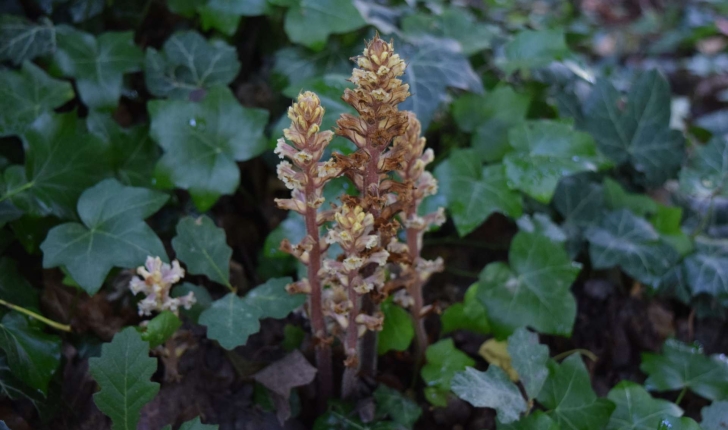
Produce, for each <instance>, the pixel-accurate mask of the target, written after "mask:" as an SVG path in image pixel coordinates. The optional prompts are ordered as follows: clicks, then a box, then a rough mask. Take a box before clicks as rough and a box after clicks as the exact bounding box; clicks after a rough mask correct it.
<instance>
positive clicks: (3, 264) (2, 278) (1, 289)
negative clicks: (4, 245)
mask: <svg viewBox="0 0 728 430" xmlns="http://www.w3.org/2000/svg"><path fill="white" fill-rule="evenodd" d="M0 300H5V301H7V302H11V303H13V304H15V305H18V306H22V307H24V308H30V309H38V308H39V302H38V293H37V291H36V290H35V289H34V288H33V286H32V285H31V284H30V282H28V281H27V280H26V279H25V278H23V276H22V275H21V274H20V273H18V263H17V262H15V260H11V259H10V258H8V257H2V258H0Z"/></svg>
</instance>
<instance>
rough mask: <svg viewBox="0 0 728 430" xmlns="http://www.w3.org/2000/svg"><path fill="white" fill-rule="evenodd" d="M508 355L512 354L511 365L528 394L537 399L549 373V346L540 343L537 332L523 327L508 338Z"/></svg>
mask: <svg viewBox="0 0 728 430" xmlns="http://www.w3.org/2000/svg"><path fill="white" fill-rule="evenodd" d="M508 355H510V356H511V366H512V367H513V369H514V370H515V371H516V372H517V373H518V377H519V379H520V380H521V383H522V384H523V388H525V390H526V394H528V397H529V398H531V399H535V398H536V397H537V396H538V393H540V392H541V387H543V384H544V382H546V378H547V377H548V375H549V370H548V368H547V367H546V362H547V361H548V359H549V348H548V346H546V345H541V344H539V343H538V335H537V334H536V333H531V332H530V331H528V330H526V329H525V328H523V327H521V328H519V329H516V331H515V332H513V334H512V335H511V336H510V337H509V338H508Z"/></svg>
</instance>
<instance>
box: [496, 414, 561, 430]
mask: <svg viewBox="0 0 728 430" xmlns="http://www.w3.org/2000/svg"><path fill="white" fill-rule="evenodd" d="M497 428H498V430H560V429H561V427H559V424H558V423H557V422H556V421H554V420H552V419H551V418H549V416H548V415H546V414H545V413H543V412H541V411H536V412H534V413H533V414H531V415H528V416H526V417H523V418H521V419H520V420H518V421H515V422H512V423H510V424H503V423H500V422H499V423H498V427H497Z"/></svg>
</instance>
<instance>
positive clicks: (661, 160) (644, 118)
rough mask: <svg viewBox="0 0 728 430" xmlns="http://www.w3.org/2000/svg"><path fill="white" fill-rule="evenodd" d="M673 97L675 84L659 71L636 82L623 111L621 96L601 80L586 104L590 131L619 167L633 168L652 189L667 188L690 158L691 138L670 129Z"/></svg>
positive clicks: (649, 73)
mask: <svg viewBox="0 0 728 430" xmlns="http://www.w3.org/2000/svg"><path fill="white" fill-rule="evenodd" d="M670 97H671V95H670V86H669V84H668V83H667V81H666V80H665V78H664V77H663V76H662V75H660V74H659V73H658V72H656V71H654V70H653V71H650V72H646V73H643V74H642V75H640V77H639V78H638V79H637V80H636V81H635V82H634V84H633V85H632V88H631V89H630V92H629V100H628V102H627V106H626V108H625V109H624V110H620V109H619V105H620V95H619V93H618V92H617V90H616V89H615V88H614V87H613V86H612V85H611V84H610V83H609V82H607V81H605V80H600V81H598V82H597V84H596V85H595V86H594V89H593V90H592V93H591V95H590V96H589V98H588V100H587V101H586V103H585V105H584V113H585V118H586V119H585V121H584V125H583V126H584V129H585V130H586V131H588V132H590V133H591V134H592V136H594V139H596V141H597V145H598V146H599V149H600V150H601V151H602V152H603V153H604V154H605V155H607V156H608V157H609V158H611V159H612V160H613V161H614V162H615V163H617V164H624V163H629V164H631V165H632V167H633V168H634V169H635V170H636V171H637V172H639V173H640V174H641V175H643V180H644V182H645V184H646V185H648V186H658V185H662V183H663V182H665V181H666V180H667V179H670V178H672V177H674V176H675V174H676V173H677V170H678V169H679V168H680V164H682V161H683V154H684V141H685V139H684V138H683V136H682V134H681V133H680V132H679V131H676V130H671V129H670V128H669V125H670V106H671V103H670Z"/></svg>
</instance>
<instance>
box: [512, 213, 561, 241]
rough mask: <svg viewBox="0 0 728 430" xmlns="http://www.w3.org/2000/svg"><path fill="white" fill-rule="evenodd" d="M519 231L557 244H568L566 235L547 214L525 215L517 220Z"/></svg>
mask: <svg viewBox="0 0 728 430" xmlns="http://www.w3.org/2000/svg"><path fill="white" fill-rule="evenodd" d="M516 225H518V230H519V231H524V232H526V233H536V234H540V235H542V236H546V237H548V238H549V239H551V241H552V242H555V243H564V242H566V239H567V237H566V233H564V230H562V228H561V227H559V226H558V225H557V224H556V223H554V221H553V220H552V219H551V218H550V217H549V216H548V215H546V214H543V213H538V212H537V213H534V214H533V215H523V216H522V217H520V218H518V219H517V220H516Z"/></svg>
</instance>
